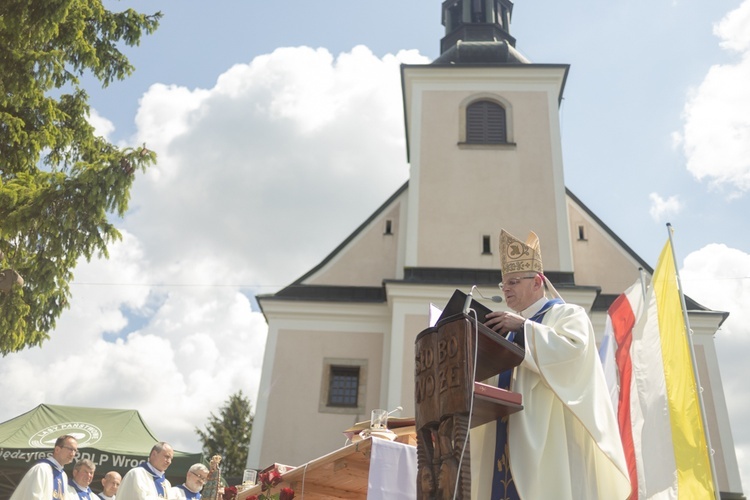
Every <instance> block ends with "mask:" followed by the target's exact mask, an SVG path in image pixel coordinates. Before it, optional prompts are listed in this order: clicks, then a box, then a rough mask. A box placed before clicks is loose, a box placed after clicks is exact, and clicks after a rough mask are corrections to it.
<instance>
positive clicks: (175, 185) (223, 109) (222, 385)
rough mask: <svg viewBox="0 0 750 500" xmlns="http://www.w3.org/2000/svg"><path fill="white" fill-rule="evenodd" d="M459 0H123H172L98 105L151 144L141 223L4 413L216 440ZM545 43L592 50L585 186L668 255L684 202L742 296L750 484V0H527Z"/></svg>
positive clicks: (107, 127)
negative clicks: (443, 15) (72, 415)
mask: <svg viewBox="0 0 750 500" xmlns="http://www.w3.org/2000/svg"><path fill="white" fill-rule="evenodd" d="M441 3H442V2H441V1H440V0H409V1H407V2H404V1H403V0H401V1H399V2H396V1H393V0H381V1H380V2H374V3H373V4H372V5H369V4H368V5H364V4H363V3H361V2H351V1H342V0H333V1H330V2H309V1H302V0H291V1H288V2H260V1H257V0H217V1H215V2H210V3H208V2H205V1H199V0H148V1H146V0H139V1H136V0H122V1H114V0H108V1H107V2H106V5H107V6H108V7H110V8H112V9H114V10H122V9H124V8H128V7H133V8H135V9H137V10H139V11H142V12H154V11H156V10H160V11H162V12H163V14H164V17H163V19H162V22H161V26H160V28H159V29H158V31H157V32H156V33H154V34H153V35H151V36H148V37H146V38H144V39H143V40H142V43H141V45H140V47H137V48H133V49H130V48H128V49H127V50H126V53H127V54H128V56H129V57H130V60H131V62H132V63H133V64H134V66H135V67H136V71H135V73H134V74H133V75H132V76H131V77H130V78H128V79H127V80H125V81H123V82H115V83H113V84H112V85H110V86H109V87H108V88H106V89H101V88H99V87H98V86H97V85H96V82H94V81H93V80H91V79H87V80H86V81H87V91H88V92H89V94H90V96H91V105H92V107H93V112H92V117H91V120H92V123H94V124H95V126H96V127H97V130H99V132H100V133H101V134H102V135H105V136H106V137H107V138H109V139H110V140H111V141H113V142H115V143H117V144H120V145H122V146H132V145H141V144H144V143H145V144H146V145H147V146H148V147H149V148H150V149H152V150H154V151H156V152H157V154H158V156H159V160H158V164H157V165H156V166H154V167H151V168H150V169H149V170H148V171H147V172H146V173H145V174H139V176H138V178H137V180H136V182H135V185H134V188H133V191H132V198H131V202H130V209H129V211H128V213H127V214H126V215H125V217H124V218H123V219H121V220H118V221H117V226H118V228H119V229H120V231H121V232H122V234H123V239H122V241H120V242H118V243H115V244H113V245H112V246H111V252H110V253H111V255H110V258H109V260H99V259H96V260H92V261H91V262H86V261H82V262H81V263H80V264H79V265H78V267H77V268H76V270H75V281H74V283H73V285H72V291H73V298H72V301H71V307H70V309H69V310H67V311H66V312H65V313H64V314H63V316H62V317H61V318H60V320H59V321H58V325H57V328H56V330H55V331H54V332H52V333H51V338H50V340H49V341H47V342H46V343H45V344H44V345H43V346H42V347H41V348H34V349H29V350H25V351H22V352H20V353H16V354H11V355H8V356H6V357H5V358H4V359H2V361H0V394H3V396H4V397H3V400H4V401H3V405H2V407H1V408H0V421H4V420H7V419H9V418H12V417H14V416H16V415H18V414H20V413H22V412H25V411H28V410H30V409H32V408H33V407H35V406H37V405H38V404H41V403H49V404H69V405H80V406H94V407H110V408H128V409H137V410H139V411H140V412H141V413H142V415H143V416H144V418H145V420H146V422H148V424H149V425H150V427H151V428H152V430H153V431H154V432H155V433H156V435H157V436H158V437H159V438H160V439H164V440H167V441H169V442H171V443H172V444H173V445H174V446H175V448H177V449H181V450H186V451H198V450H199V449H200V445H199V443H198V439H197V435H196V434H195V432H194V429H195V427H202V426H203V425H205V423H206V421H207V419H208V416H209V413H210V412H214V413H217V412H218V409H219V408H220V406H221V405H222V404H223V403H224V402H225V401H226V400H227V398H228V396H229V395H230V394H232V393H235V392H236V391H238V390H242V391H243V393H244V394H245V395H247V396H249V397H250V399H251V402H252V404H253V407H255V401H256V397H257V390H258V384H259V379H260V369H261V365H262V357H263V349H264V345H265V340H266V334H267V326H266V324H265V321H264V318H263V316H262V314H261V313H260V312H259V311H258V310H257V305H256V304H255V302H254V296H255V295H256V294H263V293H272V292H274V291H276V290H278V289H279V288H281V287H283V286H285V285H287V284H289V283H291V282H292V281H294V280H295V279H296V278H298V277H300V276H301V275H303V274H304V273H305V272H307V271H308V270H309V269H311V268H312V267H314V266H315V265H316V264H318V263H319V262H320V261H321V260H322V259H323V258H324V257H325V256H326V255H328V253H329V252H331V251H332V250H333V249H334V248H335V247H336V246H337V245H338V244H339V243H340V242H341V241H342V240H344V239H345V238H346V237H347V236H348V235H349V234H350V233H351V232H352V231H353V230H354V229H356V227H357V226H358V225H359V224H360V223H361V222H362V221H364V220H365V219H366V218H367V217H368V216H369V215H370V214H371V213H372V212H373V211H374V210H375V209H376V208H378V207H379V206H380V205H381V204H382V203H383V202H384V201H385V200H386V199H387V198H388V197H389V196H390V195H391V194H393V192H395V191H396V189H398V188H399V187H400V186H401V185H402V184H403V183H404V182H405V181H406V180H407V177H408V164H407V162H406V151H405V139H404V126H403V108H402V97H401V84H400V74H399V65H400V64H401V63H409V64H415V63H429V62H430V61H431V60H433V59H434V58H436V57H437V56H438V55H439V41H440V38H441V37H442V36H443V34H444V30H443V27H442V26H441V24H440V5H441ZM511 32H512V34H513V36H514V37H515V38H516V39H517V44H516V48H517V49H518V50H519V51H520V52H521V53H522V54H524V55H525V56H526V57H527V58H528V59H530V60H531V61H532V62H534V63H555V64H570V65H571V69H570V74H569V77H568V79H567V82H566V86H565V91H564V99H563V101H562V104H561V108H560V120H561V130H562V141H563V144H562V149H563V160H564V168H565V184H566V186H567V187H568V188H569V189H570V190H571V191H572V192H573V193H574V194H575V195H576V196H577V197H578V198H579V199H580V200H581V201H582V202H583V203H584V204H585V205H587V206H588V207H589V208H590V209H591V210H592V211H593V212H594V213H595V214H596V215H597V216H598V217H599V218H600V219H601V220H602V221H603V222H604V223H605V224H606V225H607V226H608V227H609V228H610V229H612V230H613V231H614V232H615V233H616V234H617V235H618V236H620V238H621V239H622V240H623V241H625V243H626V244H627V245H628V246H630V248H632V249H633V250H634V251H635V252H636V253H637V254H638V255H640V256H641V257H642V258H643V259H644V260H645V261H646V262H648V263H649V264H650V265H651V266H652V267H654V266H655V265H656V260H657V258H658V255H659V252H660V250H661V248H662V246H663V245H664V243H665V242H666V239H667V230H666V223H667V222H670V223H671V224H672V226H673V227H674V229H675V232H674V246H675V251H676V255H677V262H678V266H679V267H680V273H681V277H682V281H683V284H684V288H685V291H686V293H687V294H688V295H689V296H690V297H692V298H693V299H695V300H696V301H698V302H700V303H701V304H703V305H705V306H707V307H709V308H712V309H716V310H721V311H727V312H729V313H730V316H729V318H728V319H727V320H726V322H725V323H724V324H723V325H722V327H721V329H720V330H719V332H718V333H717V335H716V336H715V345H716V350H717V354H718V359H719V363H720V365H721V374H722V380H723V383H724V392H725V395H726V397H727V405H728V409H729V415H730V420H731V423H732V432H733V435H734V440H735V445H736V453H737V459H738V462H739V464H740V469H741V476H742V482H743V485H744V487H745V488H747V487H748V485H750V427H748V426H746V425H744V424H745V423H746V422H748V421H750V398H748V396H747V395H746V394H747V391H746V389H745V384H744V381H745V380H747V379H748V378H750V364H748V363H747V361H746V360H747V359H748V357H749V356H750V326H748V325H750V309H749V308H748V307H747V304H748V303H750V236H748V229H749V224H748V222H747V214H748V213H750V193H748V191H749V190H750V85H749V84H748V82H750V0H714V1H712V2H704V1H698V0H650V1H645V0H634V1H630V2H612V1H609V2H602V1H594V0H571V1H569V2H560V1H559V0H535V1H532V0H518V1H516V2H515V7H514V11H513V21H512V25H511Z"/></svg>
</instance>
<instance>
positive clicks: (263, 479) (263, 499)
mask: <svg viewBox="0 0 750 500" xmlns="http://www.w3.org/2000/svg"><path fill="white" fill-rule="evenodd" d="M258 478H259V480H260V484H261V487H260V489H261V491H262V492H263V493H261V494H260V495H253V496H250V497H248V498H247V500H292V499H293V498H294V490H293V489H291V488H281V491H280V492H279V493H276V494H273V495H272V494H271V488H273V487H274V486H278V485H279V483H281V474H280V473H279V471H277V470H275V469H274V470H270V471H268V472H264V473H262V474H261V475H260V476H259V477H258Z"/></svg>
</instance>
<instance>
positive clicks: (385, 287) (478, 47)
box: [248, 0, 744, 499]
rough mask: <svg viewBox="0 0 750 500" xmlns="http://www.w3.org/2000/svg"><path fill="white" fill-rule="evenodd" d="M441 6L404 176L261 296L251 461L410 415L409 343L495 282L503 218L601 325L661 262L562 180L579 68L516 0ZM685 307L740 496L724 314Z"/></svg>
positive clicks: (724, 467) (728, 483) (316, 448)
mask: <svg viewBox="0 0 750 500" xmlns="http://www.w3.org/2000/svg"><path fill="white" fill-rule="evenodd" d="M442 8H443V24H444V25H445V27H446V36H445V38H443V40H442V41H441V52H442V55H441V56H440V57H439V58H438V59H436V60H435V61H433V62H432V63H431V64H425V65H404V66H402V87H403V104H404V117H405V129H406V138H407V152H406V154H407V155H408V159H409V165H410V173H409V180H408V182H407V183H406V184H405V185H403V186H402V187H401V188H400V189H399V190H398V191H396V192H395V193H394V194H393V195H392V196H391V197H390V198H389V199H388V200H386V201H385V202H384V203H383V204H382V205H381V207H380V208H379V209H378V210H376V211H375V212H374V213H373V214H372V215H371V216H370V217H369V218H368V219H367V220H365V221H364V222H363V223H362V224H361V225H360V226H359V227H358V228H357V229H356V230H355V231H354V232H353V233H352V234H351V235H350V236H349V237H348V238H347V239H346V240H345V241H343V242H341V244H340V245H339V246H338V247H337V248H336V249H334V250H333V251H332V252H331V253H330V254H329V255H328V256H327V257H326V258H325V259H324V260H323V261H322V262H320V263H319V264H318V265H317V266H316V267H314V268H313V269H311V270H310V271H309V272H307V273H306V274H305V275H303V276H302V277H300V278H299V279H297V280H296V281H295V282H294V283H292V284H290V285H289V286H287V287H285V288H283V289H282V290H280V291H279V292H277V293H274V294H269V295H260V296H258V297H257V300H258V303H259V305H260V307H261V309H262V312H263V314H264V315H265V318H266V320H267V322H268V327H269V329H268V340H267V344H266V350H265V356H264V362H263V370H262V376H261V383H260V390H259V394H258V399H257V402H256V413H255V420H254V424H253V433H252V441H251V443H250V448H249V454H248V467H251V468H264V467H266V466H268V465H270V464H272V463H274V462H277V463H283V464H288V465H295V466H296V465H301V464H303V463H305V462H307V461H309V460H312V459H314V458H317V457H319V456H322V455H325V454H327V453H330V452H331V451H333V450H335V449H337V448H339V447H340V446H343V445H344V443H345V437H344V434H343V431H344V430H345V429H347V428H349V427H350V426H352V425H353V424H354V423H355V422H359V421H363V420H367V419H369V415H370V411H371V410H372V409H374V408H386V409H389V410H393V409H394V408H396V407H398V406H402V407H403V411H402V412H401V415H402V416H413V415H414V410H415V408H414V341H415V338H416V336H417V334H419V333H420V332H421V331H422V330H423V329H425V328H426V327H427V325H428V308H429V304H430V303H434V304H437V305H443V304H445V303H446V301H447V300H448V299H449V297H450V296H451V295H452V293H453V292H454V290H456V289H460V290H463V291H464V292H468V291H469V290H470V289H471V287H472V286H474V285H476V286H477V287H478V289H479V291H480V292H481V293H482V294H483V295H485V296H487V297H490V296H492V295H497V294H498V293H499V290H498V288H497V283H498V282H500V280H501V276H500V261H499V256H498V249H499V241H498V239H499V234H500V229H501V228H504V229H506V230H507V231H509V232H510V233H512V234H514V235H517V236H519V237H525V235H526V234H527V233H528V231H530V230H533V231H534V232H535V233H536V234H537V235H538V236H539V239H540V242H541V250H542V257H543V260H544V267H545V275H546V276H547V277H548V278H549V279H550V281H551V282H552V283H553V284H554V286H555V288H556V289H557V290H558V291H559V292H560V294H561V295H562V297H563V299H564V300H565V301H567V302H572V303H576V304H579V305H580V306H582V307H584V308H585V309H586V310H587V311H588V313H589V316H590V318H591V320H592V323H593V325H594V328H595V330H596V332H597V335H598V336H600V335H602V334H603V333H604V328H605V321H606V315H607V308H608V307H609V305H610V304H611V303H612V301H613V300H614V299H615V298H616V297H617V295H619V294H620V293H622V292H623V291H624V290H625V289H626V288H628V287H629V286H630V285H632V284H633V283H634V282H635V281H636V280H638V279H639V277H640V276H641V270H643V272H644V274H645V275H646V276H647V278H648V277H649V276H650V274H651V273H652V272H653V269H652V268H651V267H650V266H649V265H648V264H647V263H646V262H645V261H644V260H643V259H641V258H640V257H639V256H638V255H636V254H635V253H634V252H633V251H632V250H631V249H630V248H629V247H628V246H627V244H626V243H625V242H623V241H622V240H621V239H620V238H619V237H618V236H617V235H616V234H614V233H613V232H612V231H611V230H610V229H609V228H608V227H607V226H606V225H605V224H604V223H603V222H602V221H601V220H600V219H599V218H598V217H597V216H596V215H595V214H594V213H592V212H591V210H589V209H588V208H587V207H586V206H585V204H584V203H583V202H582V201H581V200H579V199H578V198H577V197H576V196H575V195H574V194H573V193H572V192H571V191H570V190H568V189H567V188H566V186H565V182H564V169H563V157H562V144H561V134H560V121H559V103H560V101H561V99H562V96H563V91H564V87H565V83H566V78H567V75H568V71H569V66H568V65H564V64H535V63H531V62H529V61H527V60H526V59H525V58H524V57H523V56H522V55H520V54H519V53H518V52H517V51H516V50H515V39H513V37H512V36H511V35H510V31H509V23H510V13H511V11H512V8H513V5H512V3H511V2H510V1H509V0H481V1H473V2H470V1H468V0H466V1H463V0H448V1H445V2H443V3H442ZM475 299H476V296H475ZM479 300H480V301H483V300H482V299H481V298H480V299H479ZM483 302H484V304H485V305H487V306H488V307H490V308H493V309H498V308H503V307H505V305H504V304H494V303H492V302H491V301H483ZM687 305H688V310H689V317H690V323H691V326H692V328H693V330H694V333H695V335H694V339H695V340H694V342H695V351H696V357H697V364H698V369H699V376H700V379H701V381H702V382H703V386H704V388H705V393H704V398H705V403H706V413H707V421H708V422H707V423H708V429H709V433H710V437H711V442H712V445H713V447H714V448H715V449H716V450H717V453H716V455H715V465H716V472H717V479H718V484H719V489H720V491H721V492H722V498H731V499H734V498H736V499H742V498H744V496H743V495H742V493H741V484H740V478H739V470H738V466H737V459H736V455H735V451H734V443H733V440H732V436H731V430H730V426H729V418H728V414H727V409H726V402H725V399H724V397H725V396H724V392H723V388H722V384H721V377H720V373H719V367H718V360H717V356H716V351H715V349H714V343H713V335H714V334H715V333H716V331H717V330H718V328H719V327H720V325H721V324H722V322H723V321H724V320H725V319H726V313H723V312H719V311H711V310H708V309H707V308H705V307H703V306H701V305H700V304H697V303H695V302H694V301H691V300H690V299H689V298H688V300H687Z"/></svg>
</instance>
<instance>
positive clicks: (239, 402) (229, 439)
mask: <svg viewBox="0 0 750 500" xmlns="http://www.w3.org/2000/svg"><path fill="white" fill-rule="evenodd" d="M195 432H196V434H198V437H199V439H200V441H201V443H202V446H203V455H204V456H205V457H208V458H210V457H212V456H214V455H221V457H222V461H221V470H222V475H223V476H224V477H230V476H231V477H237V476H242V471H243V470H244V469H245V464H246V463H247V447H248V445H249V444H250V435H251V434H252V432H253V413H252V406H251V404H250V399H248V398H246V397H245V396H244V395H243V394H242V391H239V392H237V393H235V394H232V395H231V396H229V399H228V400H227V402H226V403H225V404H224V406H222V407H221V409H220V410H219V417H217V416H215V415H214V414H213V413H211V414H210V416H209V418H208V424H207V425H206V430H205V431H202V430H200V429H198V428H197V427H196V429H195Z"/></svg>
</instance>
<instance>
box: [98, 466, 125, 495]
mask: <svg viewBox="0 0 750 500" xmlns="http://www.w3.org/2000/svg"><path fill="white" fill-rule="evenodd" d="M121 482H122V476H121V475H120V474H119V473H118V472H116V471H113V470H111V471H109V472H107V473H106V474H104V477H103V478H102V488H103V490H102V492H101V493H99V498H101V499H102V500H115V495H116V494H117V488H119V487H120V483H121Z"/></svg>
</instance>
